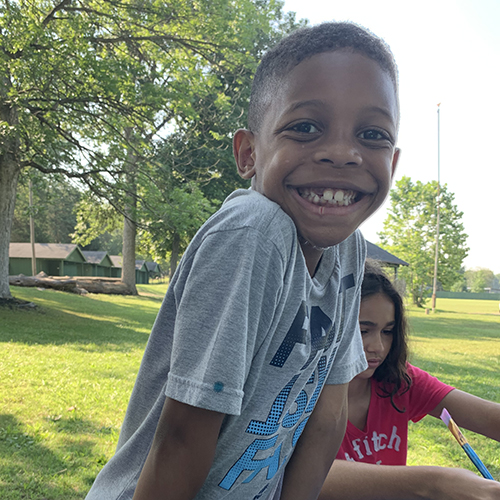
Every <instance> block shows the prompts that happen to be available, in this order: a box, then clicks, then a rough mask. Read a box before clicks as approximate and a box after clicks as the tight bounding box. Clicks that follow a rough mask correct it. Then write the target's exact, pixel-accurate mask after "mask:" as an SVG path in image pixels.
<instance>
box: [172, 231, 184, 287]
mask: <svg viewBox="0 0 500 500" xmlns="http://www.w3.org/2000/svg"><path fill="white" fill-rule="evenodd" d="M180 242H181V238H180V236H179V233H177V232H176V233H174V237H173V239H172V253H171V254H170V279H172V276H173V275H174V273H175V270H176V269H177V262H178V261H179V246H180Z"/></svg>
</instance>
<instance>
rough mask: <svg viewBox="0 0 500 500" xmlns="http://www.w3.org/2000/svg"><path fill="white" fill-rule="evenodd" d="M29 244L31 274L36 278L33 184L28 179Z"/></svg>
mask: <svg viewBox="0 0 500 500" xmlns="http://www.w3.org/2000/svg"><path fill="white" fill-rule="evenodd" d="M29 189H30V243H31V272H32V274H33V276H36V254H35V221H34V219H33V182H31V178H30V188H29Z"/></svg>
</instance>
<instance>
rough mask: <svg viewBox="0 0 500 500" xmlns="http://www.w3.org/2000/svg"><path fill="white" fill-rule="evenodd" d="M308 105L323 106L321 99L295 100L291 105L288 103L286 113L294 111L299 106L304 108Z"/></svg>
mask: <svg viewBox="0 0 500 500" xmlns="http://www.w3.org/2000/svg"><path fill="white" fill-rule="evenodd" d="M308 106H317V107H323V106H324V103H323V101H322V100H321V99H310V100H308V101H299V102H295V103H293V104H292V105H290V107H289V108H288V109H287V113H290V112H292V111H296V110H297V109H300V108H306V107H308Z"/></svg>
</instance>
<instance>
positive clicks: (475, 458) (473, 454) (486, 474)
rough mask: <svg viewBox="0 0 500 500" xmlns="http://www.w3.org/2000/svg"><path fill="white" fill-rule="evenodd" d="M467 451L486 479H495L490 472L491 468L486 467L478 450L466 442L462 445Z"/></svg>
mask: <svg viewBox="0 0 500 500" xmlns="http://www.w3.org/2000/svg"><path fill="white" fill-rule="evenodd" d="M462 448H463V449H464V451H465V453H467V456H468V457H469V458H470V459H471V461H472V463H473V464H474V465H475V466H476V467H477V470H478V471H479V472H480V473H481V474H482V476H483V477H484V478H485V479H493V480H494V478H493V476H492V475H491V474H490V472H489V470H488V469H487V468H486V467H485V465H484V464H483V462H481V459H480V458H479V457H478V456H477V454H476V452H475V451H474V450H473V449H472V447H471V445H470V444H469V443H465V444H463V445H462Z"/></svg>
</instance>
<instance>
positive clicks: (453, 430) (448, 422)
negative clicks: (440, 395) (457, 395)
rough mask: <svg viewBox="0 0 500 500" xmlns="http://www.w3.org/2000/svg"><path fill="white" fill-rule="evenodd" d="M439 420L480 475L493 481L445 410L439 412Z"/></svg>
mask: <svg viewBox="0 0 500 500" xmlns="http://www.w3.org/2000/svg"><path fill="white" fill-rule="evenodd" d="M441 420H442V421H443V422H444V423H445V424H446V425H447V426H448V429H450V432H451V433H452V434H453V435H454V436H455V439H456V440H457V441H458V444H459V445H460V446H461V447H462V448H463V450H464V451H465V453H466V454H467V456H468V457H469V458H470V459H471V461H472V463H473V464H474V465H475V466H476V467H477V470H478V471H479V472H480V473H481V474H482V476H483V477H484V478H486V479H493V480H494V478H493V476H492V475H491V474H490V472H489V471H488V469H487V468H486V467H485V465H484V464H483V462H481V459H480V458H479V457H478V456H477V454H476V452H475V451H474V450H473V449H472V446H471V445H470V444H469V442H468V441H467V439H465V436H464V435H463V434H462V432H461V431H460V429H459V428H458V426H457V424H456V423H455V422H454V421H453V419H452V418H451V415H450V414H449V413H448V410H447V409H446V408H443V411H442V412H441Z"/></svg>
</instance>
